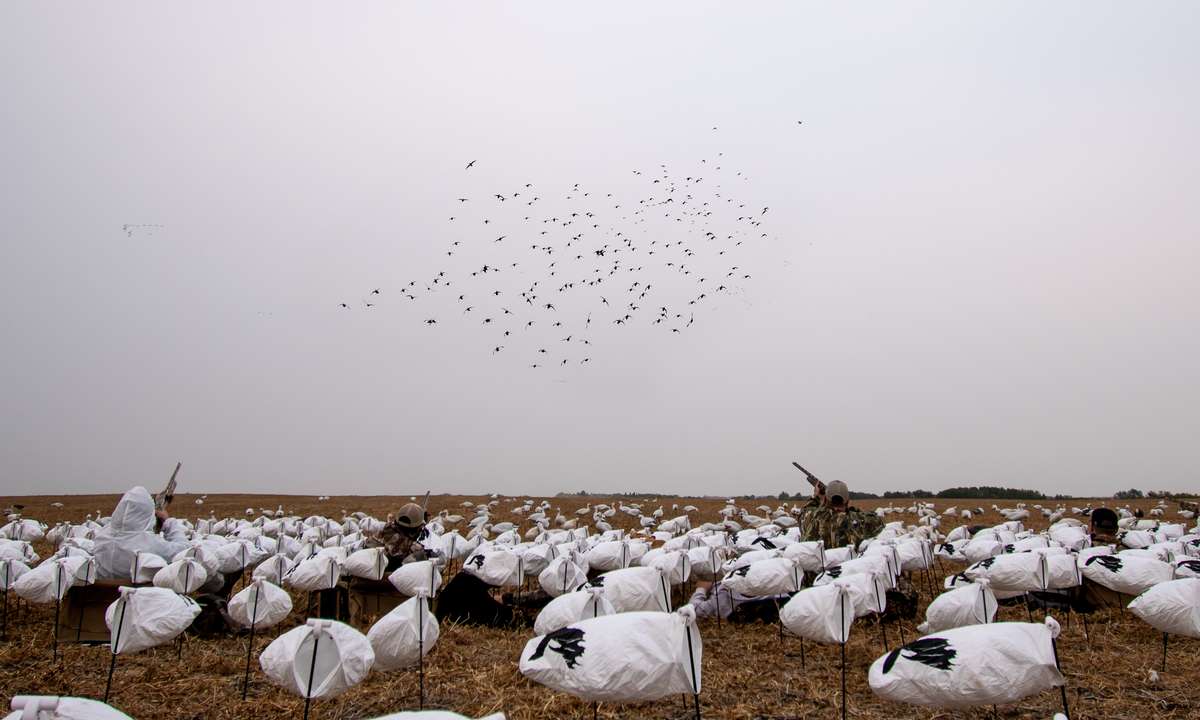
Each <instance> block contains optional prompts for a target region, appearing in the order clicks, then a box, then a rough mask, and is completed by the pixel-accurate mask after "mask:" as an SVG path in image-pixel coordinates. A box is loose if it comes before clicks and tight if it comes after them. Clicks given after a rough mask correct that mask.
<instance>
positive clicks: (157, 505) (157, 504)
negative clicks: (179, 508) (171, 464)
mask: <svg viewBox="0 0 1200 720" xmlns="http://www.w3.org/2000/svg"><path fill="white" fill-rule="evenodd" d="M181 467H183V463H182V462H177V463H175V472H173V473H171V479H170V480H168V481H167V486H166V487H165V488H163V491H162V492H160V493H159V494H157V495H155V496H154V509H155V510H166V509H167V506H168V505H170V504H171V501H172V500H174V499H175V478H176V477H177V476H178V475H179V468H181Z"/></svg>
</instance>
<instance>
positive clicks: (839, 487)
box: [825, 480, 850, 503]
mask: <svg viewBox="0 0 1200 720" xmlns="http://www.w3.org/2000/svg"><path fill="white" fill-rule="evenodd" d="M825 497H827V498H829V500H830V501H831V502H832V501H833V499H834V498H835V497H839V498H841V499H842V502H844V503H849V502H850V488H848V487H846V483H844V482H842V481H841V480H834V481H833V482H831V483H829V484H827V485H826V486H825Z"/></svg>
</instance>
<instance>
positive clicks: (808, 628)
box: [779, 580, 854, 643]
mask: <svg viewBox="0 0 1200 720" xmlns="http://www.w3.org/2000/svg"><path fill="white" fill-rule="evenodd" d="M779 620H780V622H782V623H783V626H784V627H786V628H787V629H788V630H790V631H791V632H793V633H795V634H796V635H799V636H800V637H802V638H805V639H806V640H812V641H814V642H819V643H844V642H846V640H847V638H849V637H850V625H851V624H852V623H853V622H854V599H853V598H852V597H851V590H850V588H849V587H848V585H847V583H846V582H845V581H841V580H838V581H834V582H832V583H830V584H829V585H822V586H820V587H812V588H806V589H804V590H801V591H800V592H798V593H796V594H795V595H793V596H792V598H791V599H790V600H788V601H787V604H786V605H784V606H783V608H782V609H781V610H780V611H779Z"/></svg>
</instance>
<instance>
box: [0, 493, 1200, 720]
mask: <svg viewBox="0 0 1200 720" xmlns="http://www.w3.org/2000/svg"><path fill="white" fill-rule="evenodd" d="M521 497H522V498H523V497H525V496H521ZM195 498H196V496H195V495H180V496H178V497H177V498H176V501H175V505H174V506H173V510H174V512H175V514H176V515H180V516H184V517H189V518H192V519H195V518H196V517H200V516H203V517H207V516H209V515H210V514H215V515H216V516H217V517H222V516H235V517H242V516H244V513H245V509H246V508H247V507H252V508H255V509H256V510H257V509H258V508H259V507H264V508H274V507H275V506H276V505H278V504H280V503H282V504H283V506H284V508H285V510H287V511H288V512H289V513H296V514H301V515H307V514H315V513H320V514H324V515H327V516H330V517H333V518H340V517H341V514H342V512H343V511H347V512H349V511H354V510H365V511H368V512H371V513H373V514H375V515H377V516H383V515H384V514H386V513H387V512H388V510H389V509H393V508H395V507H397V506H398V505H399V504H401V503H402V502H405V501H407V497H404V498H398V497H363V496H357V497H333V498H331V499H330V500H328V501H325V502H318V501H317V500H316V499H315V498H314V497H311V496H267V495H210V496H209V497H208V498H207V500H206V502H205V504H204V505H203V507H201V506H197V505H195V504H194V500H195ZM612 499H613V498H602V497H595V496H593V497H589V498H574V497H572V498H549V500H550V502H551V503H552V504H553V505H555V506H559V507H561V508H562V511H563V513H564V514H566V515H568V516H570V517H574V516H575V515H574V510H575V509H577V508H579V507H582V506H583V505H585V504H587V503H589V502H591V503H594V502H606V501H611V500H612ZM621 499H622V500H625V501H626V502H630V501H633V500H632V499H631V498H621ZM55 500H57V501H60V502H63V503H64V507H63V508H53V507H51V506H50V503H51V502H53V501H55ZM116 500H117V496H115V495H89V496H78V495H77V496H60V497H50V496H42V497H0V503H2V504H4V505H7V504H9V503H11V502H18V503H23V504H24V505H25V506H26V508H25V511H24V513H25V516H26V517H32V518H36V519H38V520H41V521H43V522H46V523H48V524H53V523H54V522H56V521H59V520H71V521H80V520H82V518H83V516H84V515H85V514H86V513H88V512H95V511H97V510H99V511H101V512H102V513H104V514H107V513H109V512H111V510H112V508H113V506H114V504H115V502H116ZM464 500H471V501H473V502H477V503H478V502H481V501H486V500H487V498H484V497H479V496H474V497H464V496H448V495H443V496H436V497H433V498H432V499H431V502H430V509H431V511H432V512H434V513H437V512H438V511H440V510H442V509H447V510H450V511H452V512H463V509H462V508H461V507H460V504H461V502H462V501H464ZM639 500H640V501H641V502H642V503H643V507H646V508H647V509H653V508H654V507H657V506H658V505H659V504H662V505H664V506H665V507H664V510H665V511H666V513H667V517H670V516H671V505H672V504H678V505H679V507H680V508H682V507H683V505H685V504H689V503H690V504H694V505H696V506H697V507H698V508H699V509H700V512H699V513H697V514H696V515H694V516H693V519H694V520H697V521H699V522H703V521H705V520H710V519H715V518H716V511H717V509H719V508H720V507H721V506H722V505H723V500H720V499H702V498H680V497H672V496H652V495H647V496H642V497H641V498H639ZM993 502H995V504H997V505H1000V506H1001V507H1006V506H1011V505H1012V502H1011V501H987V500H980V501H976V500H971V501H945V500H939V501H936V504H937V508H938V509H939V510H941V509H944V508H945V507H948V506H950V505H957V506H958V507H959V508H964V507H970V508H974V507H976V506H979V507H983V508H985V510H987V512H986V513H985V514H984V515H983V516H982V517H979V518H976V519H975V520H973V521H972V522H981V523H989V524H990V523H995V522H999V521H1001V520H1002V518H1001V517H1000V516H999V515H998V514H997V513H995V512H993V511H992V510H991V506H992V504H993ZM1095 502H1096V503H1100V502H1104V501H1095ZM514 504H515V503H513V502H507V501H502V502H501V503H500V505H499V507H497V508H496V510H495V512H493V517H494V518H496V519H497V520H502V519H514V520H515V519H517V518H514V517H512V516H511V515H510V513H509V509H510V508H511V507H512V506H513V505H514ZM739 504H740V505H741V506H743V507H747V508H749V509H752V508H753V507H754V506H757V505H760V504H765V505H770V506H775V505H777V504H778V501H775V500H768V499H764V500H762V501H758V500H755V501H742V502H740V503H739ZM856 504H857V505H860V506H863V507H866V508H873V507H876V506H877V505H878V504H880V501H865V502H861V503H856ZM889 504H891V503H889ZM896 504H901V503H896ZM902 504H904V505H907V504H909V503H902ZM1030 504H1031V505H1032V503H1030ZM1044 504H1047V505H1052V503H1049V502H1047V503H1044ZM1066 504H1067V505H1068V506H1070V505H1082V504H1084V501H1072V502H1068V503H1066ZM1107 504H1109V505H1110V506H1111V505H1114V504H1115V503H1113V502H1112V501H1107ZM1121 504H1122V505H1124V504H1125V503H1121ZM1152 504H1153V503H1152V502H1151V501H1138V502H1136V503H1133V505H1135V506H1140V507H1143V508H1149V507H1150V506H1151V505H1152ZM1172 510H1173V508H1172ZM752 511H753V510H752ZM680 512H682V511H680ZM1035 515H1036V513H1035ZM1172 515H1173V512H1171V511H1169V514H1168V516H1169V517H1170V516H1172ZM899 517H904V518H905V519H906V520H907V521H909V522H913V521H914V520H915V518H914V517H913V516H911V515H908V516H891V518H889V519H893V518H899ZM612 520H613V521H615V522H614V524H620V525H624V526H629V524H630V523H629V522H628V521H631V520H632V519H631V518H628V517H627V516H625V515H623V514H618V516H617V517H614V518H613V519H612ZM955 524H957V521H953V522H949V523H948V524H947V525H946V526H945V527H943V530H948V529H949V528H950V527H953V526H954V525H955ZM1026 524H1027V525H1028V526H1029V527H1033V528H1041V527H1044V526H1045V521H1044V520H1043V519H1042V518H1041V517H1040V516H1036V517H1032V518H1030V519H1029V520H1028V521H1027V523H1026ZM37 549H38V551H39V552H40V553H41V554H42V556H43V557H45V556H47V555H49V554H50V552H51V549H50V548H49V547H48V546H46V545H45V543H40V544H39V546H38V548H37ZM13 597H15V596H13ZM928 600H929V598H928V597H927V595H926V594H924V593H923V594H922V610H921V615H922V616H923V613H924V605H925V603H927V602H928ZM10 602H11V601H10ZM296 605H297V607H298V608H303V607H304V605H305V603H304V601H302V600H298V601H297V603H296ZM11 609H12V607H11V605H10V610H11ZM53 614H54V610H53V607H52V606H40V607H39V606H29V605H27V604H26V605H23V610H22V612H21V614H20V616H19V617H17V618H13V617H11V616H10V622H9V628H8V637H7V640H5V641H2V642H0V697H2V698H3V702H5V703H6V702H7V700H8V698H10V697H11V696H13V695H17V694H54V695H76V696H85V697H92V698H99V697H101V696H102V695H103V693H104V684H105V678H106V674H107V670H108V658H109V655H108V651H107V648H106V647H82V646H74V645H62V646H60V648H61V651H60V656H59V659H58V661H57V662H55V661H54V660H52V658H51V644H52V637H53ZM1025 617H1026V614H1025V610H1024V609H1022V608H1002V609H1001V619H1004V620H1023V619H1025ZM1060 619H1061V620H1064V631H1063V636H1062V637H1061V639H1060V640H1059V653H1060V657H1061V662H1062V666H1063V670H1064V672H1065V673H1066V675H1067V678H1068V699H1069V701H1070V706H1071V711H1072V713H1071V714H1072V717H1074V718H1097V719H1100V718H1104V719H1105V720H1117V719H1119V718H1161V719H1163V720H1167V719H1170V720H1183V719H1185V718H1200V694H1198V692H1200V688H1198V687H1197V684H1198V681H1200V671H1197V669H1196V664H1195V658H1196V656H1197V652H1200V642H1198V641H1196V640H1189V639H1185V638H1172V640H1171V649H1170V658H1171V660H1170V667H1169V669H1168V671H1167V672H1166V673H1163V674H1161V676H1160V679H1159V681H1158V682H1157V683H1152V682H1151V681H1150V679H1149V671H1150V670H1151V669H1157V668H1158V665H1159V662H1160V658H1161V636H1160V635H1159V634H1158V633H1157V632H1156V631H1154V630H1153V629H1152V628H1150V627H1149V626H1147V625H1145V624H1144V623H1142V622H1141V621H1139V620H1138V619H1136V618H1135V617H1133V616H1132V615H1130V614H1128V613H1112V614H1110V615H1108V616H1097V617H1095V618H1094V619H1093V620H1092V624H1091V626H1090V629H1091V643H1090V645H1089V644H1088V643H1086V642H1085V641H1084V636H1083V628H1082V625H1081V623H1080V622H1079V619H1078V617H1076V618H1074V619H1073V620H1071V621H1069V624H1068V622H1067V619H1066V618H1060ZM302 621H303V617H302V615H301V613H300V612H299V611H297V612H296V613H294V614H293V617H292V618H289V620H288V621H285V623H283V625H282V628H283V629H286V628H290V627H292V626H294V625H295V624H298V623H300V622H302ZM913 625H914V623H909V624H907V625H906V626H905V627H904V632H905V636H906V637H907V638H908V639H912V637H914V636H915V634H916V633H915V629H914V627H913ZM360 629H362V630H364V631H365V629H366V628H360ZM851 632H852V637H851V641H850V642H849V644H848V646H847V663H848V667H849V672H848V693H847V695H848V697H849V716H850V717H852V718H859V719H863V720H885V719H886V720H892V719H899V718H926V719H932V718H976V717H987V716H990V715H991V709H990V708H986V709H978V710H976V711H972V712H947V711H938V710H932V709H927V708H919V707H912V706H905V705H896V704H893V703H889V702H884V701H881V700H879V699H878V698H876V697H875V696H874V695H873V694H872V693H871V691H870V688H869V687H868V686H867V680H866V668H867V667H868V665H869V664H870V663H871V662H872V661H874V659H875V658H876V657H878V656H879V655H880V654H882V653H883V646H882V640H881V637H880V633H879V628H878V627H877V626H875V625H872V624H869V623H867V622H866V621H859V622H857V623H856V624H855V626H854V629H853V630H852V631H851ZM888 633H889V636H890V637H889V638H888V639H889V642H890V643H892V644H893V645H894V643H895V642H896V637H895V635H896V633H895V628H889V629H888ZM275 634H277V633H276V632H275V631H272V632H270V633H268V635H269V637H273V636H274V635H275ZM701 634H702V636H703V640H704V649H703V653H704V656H703V686H704V687H703V691H702V694H701V702H702V708H703V714H704V717H708V718H739V719H749V718H768V717H770V718H776V717H827V718H833V717H837V716H838V707H839V705H838V691H839V687H840V681H839V675H838V650H837V648H836V647H833V646H828V647H816V646H813V645H812V644H811V643H807V644H806V651H807V663H806V669H804V670H802V669H801V665H800V660H799V658H798V657H795V653H796V651H797V650H798V649H799V647H798V642H799V641H798V640H796V639H794V638H789V639H786V640H785V641H783V644H782V645H781V642H780V640H779V637H778V629H777V626H775V625H769V626H768V625H750V626H730V625H729V624H728V623H723V624H722V625H721V626H720V627H718V626H717V625H716V624H715V622H711V621H702V622H701ZM531 636H532V630H524V631H521V630H513V631H507V630H505V631H502V630H492V629H482V628H476V627H463V626H454V625H450V626H443V628H442V635H441V639H440V640H439V641H438V644H437V647H436V648H434V650H433V651H432V652H431V653H430V654H429V655H428V657H427V662H426V688H427V697H428V698H429V703H430V704H432V705H434V706H437V707H442V708H445V709H450V710H454V711H456V712H459V713H462V714H464V715H468V716H471V717H478V716H482V715H485V714H488V713H491V712H496V711H500V710H503V711H506V712H507V713H508V717H509V718H512V719H514V720H527V719H528V720H533V719H535V718H551V717H554V718H559V717H563V718H585V717H590V715H591V706H590V705H587V704H585V703H582V702H580V701H578V700H575V699H573V698H571V697H569V696H567V695H563V694H561V693H556V692H553V691H551V690H549V689H547V688H544V687H542V686H539V685H536V684H534V683H533V682H530V681H528V680H526V679H525V678H523V677H522V676H521V675H520V673H518V672H517V658H518V656H519V654H520V651H521V648H522V647H523V646H524V643H525V641H526V640H527V639H528V638H529V637H531ZM269 637H268V638H260V640H259V642H257V643H256V654H257V652H258V651H261V650H262V648H263V647H265V646H266V643H267V642H268V640H269ZM245 652H246V639H245V638H244V637H240V638H234V637H231V638H228V639H222V640H199V639H195V638H188V640H187V641H186V642H185V643H184V645H183V649H182V659H178V660H177V659H176V649H175V648H174V647H173V646H171V647H162V648H157V649H154V650H150V651H146V652H142V653H138V654H136V655H131V656H124V657H122V658H121V660H120V662H119V664H118V666H117V673H116V677H115V680H114V690H113V696H112V699H111V704H113V705H114V706H115V707H117V708H119V709H121V710H122V711H124V712H126V713H128V714H129V715H130V716H131V717H133V718H137V719H138V720H154V719H158V718H205V719H212V720H226V719H232V718H249V717H254V718H262V719H263V720H275V719H282V718H293V717H299V715H300V712H301V708H302V707H303V701H302V700H301V699H299V698H297V697H295V696H292V695H290V694H288V693H286V692H285V691H283V690H280V689H278V688H276V687H274V686H272V685H270V684H269V682H268V681H267V680H266V679H265V678H264V677H263V676H262V674H261V672H256V673H255V675H254V676H253V684H252V685H251V688H250V698H249V700H248V701H247V702H245V703H243V702H242V701H241V699H240V693H239V683H240V680H241V676H242V675H241V674H242V669H243V663H244V659H245ZM255 669H256V670H257V662H256V663H255ZM416 696H417V676H416V673H415V671H399V672H391V673H383V672H372V673H371V674H370V675H369V676H368V678H367V679H366V681H364V682H363V683H362V684H361V685H359V686H358V687H356V688H354V689H352V690H350V691H349V692H347V693H346V694H344V695H343V696H341V697H339V698H337V699H334V700H329V701H317V702H315V703H314V706H313V715H312V717H314V718H323V719H324V718H328V719H334V718H339V719H346V720H351V719H354V718H371V717H375V716H378V715H383V714H386V713H389V712H397V711H400V710H406V709H415V707H416ZM1059 709H1060V699H1059V694H1058V693H1057V692H1048V693H1042V694H1040V695H1037V696H1034V697H1031V698H1027V699H1026V700H1024V701H1022V702H1021V703H1019V704H1016V705H1011V706H1002V707H999V708H997V709H996V711H997V716H998V717H1001V718H1031V719H1033V718H1037V719H1041V720H1049V718H1051V717H1052V715H1053V714H1054V713H1055V712H1056V711H1058V710H1059ZM689 712H690V711H689ZM599 716H600V717H602V718H615V717H622V718H674V717H690V714H687V715H685V707H684V698H675V699H668V700H664V701H662V702H659V703H654V704H628V705H610V704H604V705H601V706H600V711H599Z"/></svg>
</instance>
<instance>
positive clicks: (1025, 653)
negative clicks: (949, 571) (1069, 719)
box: [867, 618, 1066, 708]
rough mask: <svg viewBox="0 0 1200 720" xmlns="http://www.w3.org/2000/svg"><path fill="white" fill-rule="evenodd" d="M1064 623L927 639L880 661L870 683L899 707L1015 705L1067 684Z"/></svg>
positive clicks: (987, 628) (1001, 626) (1010, 625)
mask: <svg viewBox="0 0 1200 720" xmlns="http://www.w3.org/2000/svg"><path fill="white" fill-rule="evenodd" d="M1058 630H1059V627H1058V623H1057V622H1056V621H1055V620H1054V618H1047V619H1046V622H1045V623H1042V624H1038V623H1014V622H1003V623H991V624H988V625H970V626H967V627H960V628H955V629H953V630H946V631H944V632H939V633H934V634H931V635H926V636H924V637H922V638H920V639H918V640H914V641H913V642H910V643H908V644H907V645H904V646H902V647H899V648H897V649H895V650H893V651H892V652H890V653H888V654H886V655H884V656H882V657H880V658H879V659H877V660H876V661H875V662H874V663H872V664H871V669H870V671H869V673H868V676H867V680H868V682H869V683H870V685H871V690H873V691H874V692H875V694H876V695H878V696H880V697H882V698H884V699H886V700H891V701H893V702H902V703H908V704H910V705H924V706H927V707H938V708H969V707H976V706H980V705H996V704H1006V703H1013V702H1017V701H1018V700H1021V699H1022V698H1025V697H1028V696H1030V695H1033V694H1035V693H1039V692H1042V691H1043V690H1048V689H1050V688H1055V687H1059V686H1060V685H1063V684H1065V682H1066V681H1065V680H1064V679H1063V675H1062V673H1061V672H1059V670H1058V663H1057V662H1056V661H1055V650H1054V644H1053V641H1054V638H1055V637H1057V635H1058Z"/></svg>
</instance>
